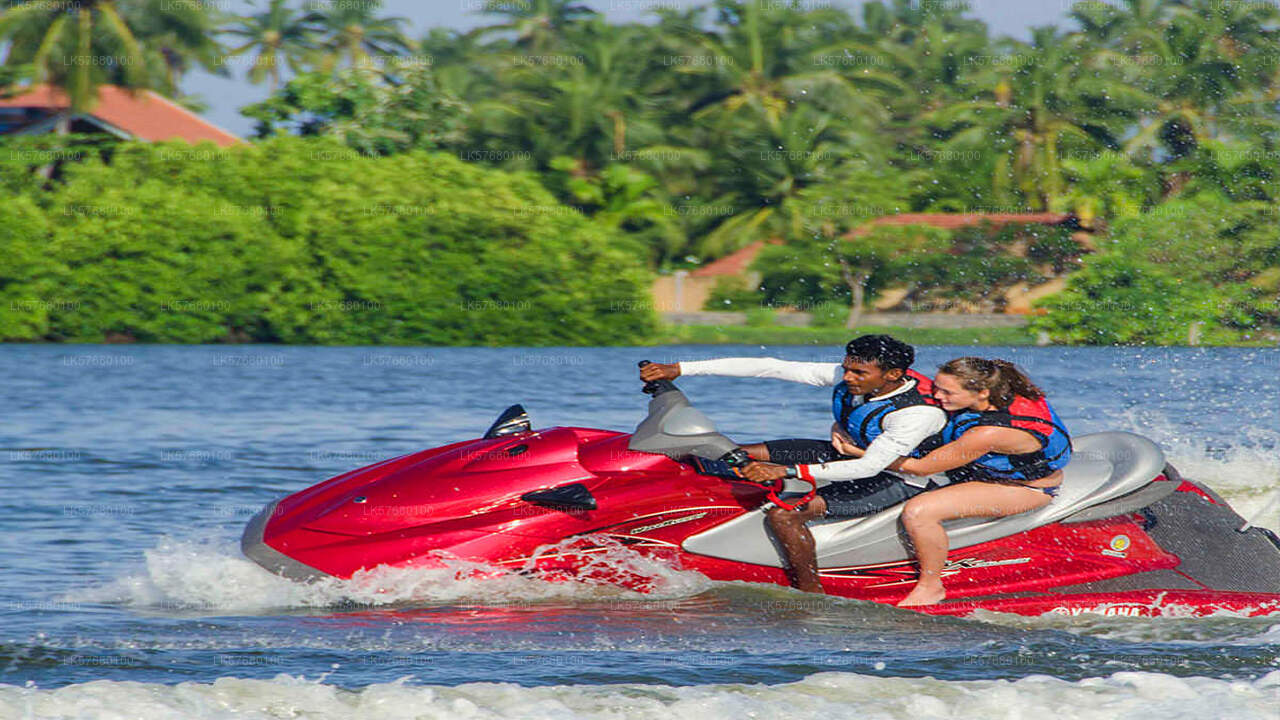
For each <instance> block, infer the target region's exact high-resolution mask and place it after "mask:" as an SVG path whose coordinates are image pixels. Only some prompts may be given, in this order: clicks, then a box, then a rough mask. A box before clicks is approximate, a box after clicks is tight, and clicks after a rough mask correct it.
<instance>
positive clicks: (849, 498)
mask: <svg viewBox="0 0 1280 720" xmlns="http://www.w3.org/2000/svg"><path fill="white" fill-rule="evenodd" d="M764 446H765V447H766V448H768V449H769V462H772V463H777V464H779V465H811V464H814V463H824V462H831V461H833V460H852V458H850V457H846V456H844V455H841V454H840V453H839V452H837V451H836V448H835V446H834V445H832V444H831V441H829V440H804V439H793V440H769V441H767V442H765V444H764ZM924 491H925V488H918V487H915V486H913V485H908V484H906V483H905V482H903V481H902V478H900V477H898V476H896V475H890V474H889V473H883V472H882V473H880V474H879V475H876V476H874V477H869V478H860V479H857V480H848V481H842V482H834V483H831V484H830V485H825V486H823V487H820V488H818V495H819V496H820V497H821V498H822V499H823V500H826V501H827V515H828V516H829V517H861V516H863V515H874V514H875V513H878V512H880V511H881V510H884V509H885V508H888V507H892V506H894V505H897V504H898V503H902V502H906V501H907V500H909V499H911V498H912V497H915V496H916V495H919V494H920V493H922V492H924Z"/></svg>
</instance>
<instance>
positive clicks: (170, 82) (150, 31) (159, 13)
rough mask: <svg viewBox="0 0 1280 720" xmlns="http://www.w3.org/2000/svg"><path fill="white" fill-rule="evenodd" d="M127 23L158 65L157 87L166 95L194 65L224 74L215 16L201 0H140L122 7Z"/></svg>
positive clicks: (153, 63)
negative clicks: (194, 0)
mask: <svg viewBox="0 0 1280 720" xmlns="http://www.w3.org/2000/svg"><path fill="white" fill-rule="evenodd" d="M125 13H126V19H127V20H128V21H129V26H130V27H132V28H133V29H134V35H135V36H136V37H137V38H138V42H139V43H140V44H141V46H142V47H143V48H144V49H145V51H146V53H147V55H148V56H149V58H151V59H153V62H151V63H149V64H150V65H151V66H153V67H157V68H158V74H160V75H161V76H162V80H160V81H158V84H159V86H160V87H161V88H162V89H163V92H164V94H166V95H170V96H173V95H177V94H179V92H180V90H179V87H178V86H179V84H180V83H181V81H182V76H183V75H185V74H186V73H187V71H189V70H190V69H191V67H192V65H193V64H195V65H199V66H200V67H202V68H204V69H205V70H208V71H211V72H214V73H216V74H221V75H226V74H228V73H227V68H226V66H225V65H224V64H222V63H220V62H219V59H220V58H221V57H222V51H223V48H222V46H221V45H220V44H219V43H218V41H217V24H218V22H219V19H220V18H218V17H215V13H214V11H212V9H211V8H210V6H208V5H205V4H204V3H181V2H173V1H172V0H142V1H141V2H138V3H135V4H132V5H129V6H127V7H126V8H125Z"/></svg>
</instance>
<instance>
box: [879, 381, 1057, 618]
mask: <svg viewBox="0 0 1280 720" xmlns="http://www.w3.org/2000/svg"><path fill="white" fill-rule="evenodd" d="M933 394H934V397H935V398H937V400H938V401H939V402H941V404H942V408H943V409H944V410H946V411H947V415H948V417H947V425H946V427H944V428H943V430H942V433H941V441H942V442H943V443H945V444H944V445H942V446H941V447H939V448H937V449H936V450H933V451H932V452H930V453H929V454H928V455H925V456H924V457H922V458H903V459H902V460H900V461H898V462H897V463H895V464H894V465H890V467H891V468H893V469H896V470H900V471H902V472H905V473H909V474H912V475H933V474H934V473H940V472H945V473H947V477H948V478H949V479H950V480H951V482H952V484H950V485H947V486H946V487H943V488H939V489H937V490H931V491H929V492H926V493H922V494H920V495H917V496H915V497H914V498H911V499H910V500H908V501H907V503H906V505H904V506H903V509H902V524H903V526H904V527H905V528H906V530H907V534H908V535H910V537H911V543H912V545H913V546H914V547H915V551H916V559H917V560H918V561H919V563H920V579H919V580H918V581H917V582H916V586H915V588H914V589H913V590H912V591H911V593H910V594H908V595H907V597H905V598H904V599H903V600H902V601H901V602H899V603H898V607H911V606H916V605H932V604H934V603H937V602H939V601H941V600H942V599H943V598H944V597H946V591H945V590H944V589H943V587H942V567H943V565H944V564H945V562H946V559H947V533H946V531H944V530H943V529H942V523H943V521H944V520H951V519H955V518H967V517H1004V516H1006V515H1016V514H1018V513H1023V512H1027V511H1028V510H1035V509H1036V508H1040V507H1044V506H1045V505H1047V504H1049V501H1050V500H1052V499H1053V497H1054V496H1055V495H1057V493H1058V485H1060V484H1061V483H1062V468H1063V466H1065V465H1066V464H1067V461H1068V460H1069V459H1070V458H1071V438H1070V436H1069V435H1068V434H1067V430H1066V428H1065V427H1063V425H1062V421H1061V420H1060V419H1058V415H1057V413H1055V412H1054V411H1053V408H1052V407H1050V406H1049V403H1048V401H1046V400H1045V397H1044V393H1043V392H1042V391H1041V390H1040V388H1038V387H1036V386H1035V384H1033V383H1032V382H1031V380H1030V379H1028V378H1027V376H1026V375H1025V374H1023V372H1022V371H1021V370H1019V369H1018V367H1017V366H1016V365H1014V364H1013V363H1010V362H1006V361H1004V360H985V359H983V358H976V357H962V358H956V359H955V360H952V361H950V362H948V363H947V364H945V365H943V366H942V367H941V368H939V369H938V375H937V377H935V378H934V381H933Z"/></svg>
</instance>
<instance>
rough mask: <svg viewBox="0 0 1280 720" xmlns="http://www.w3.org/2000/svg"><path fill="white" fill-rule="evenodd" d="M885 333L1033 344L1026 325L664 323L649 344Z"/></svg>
mask: <svg viewBox="0 0 1280 720" xmlns="http://www.w3.org/2000/svg"><path fill="white" fill-rule="evenodd" d="M869 333H885V334H888V335H892V336H894V337H896V338H898V339H899V340H902V341H903V342H907V343H911V344H912V345H1034V344H1035V336H1034V335H1032V334H1031V333H1030V332H1029V331H1028V330H1027V329H1026V328H901V327H878V326H871V325H867V326H861V327H857V328H855V329H853V330H846V329H845V328H841V327H777V326H772V327H751V326H746V325H664V326H662V328H661V329H659V330H658V332H657V333H656V334H655V335H654V338H653V341H652V342H651V343H650V344H651V345H833V344H839V345H843V344H844V343H846V342H849V338H851V337H854V336H856V335H864V334H869Z"/></svg>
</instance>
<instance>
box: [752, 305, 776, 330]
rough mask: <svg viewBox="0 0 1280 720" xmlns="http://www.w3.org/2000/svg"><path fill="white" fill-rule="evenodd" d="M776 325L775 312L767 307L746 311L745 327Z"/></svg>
mask: <svg viewBox="0 0 1280 720" xmlns="http://www.w3.org/2000/svg"><path fill="white" fill-rule="evenodd" d="M776 324H777V315H776V311H775V310H774V309H773V308H769V307H753V308H750V309H748V310H747V327H771V326H773V325H776Z"/></svg>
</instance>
